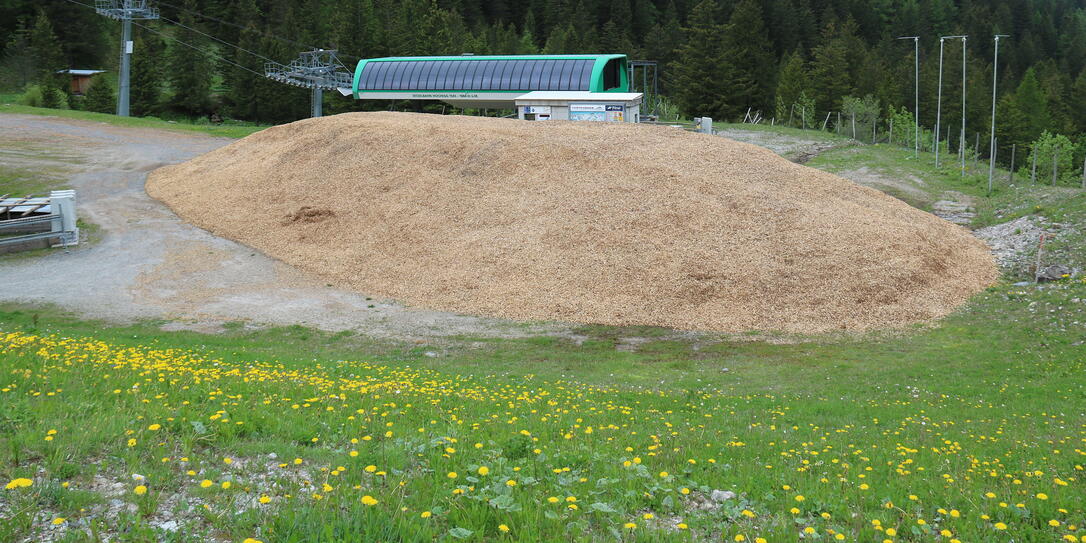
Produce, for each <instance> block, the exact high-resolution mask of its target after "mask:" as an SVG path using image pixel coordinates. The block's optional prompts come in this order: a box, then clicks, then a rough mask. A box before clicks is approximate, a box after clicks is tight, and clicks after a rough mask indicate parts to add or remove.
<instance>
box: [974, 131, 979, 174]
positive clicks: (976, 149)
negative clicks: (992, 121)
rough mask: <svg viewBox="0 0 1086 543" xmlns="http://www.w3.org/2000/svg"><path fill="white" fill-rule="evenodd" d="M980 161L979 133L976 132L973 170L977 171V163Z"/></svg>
mask: <svg viewBox="0 0 1086 543" xmlns="http://www.w3.org/2000/svg"><path fill="white" fill-rule="evenodd" d="M978 160H980V132H977V141H976V142H975V143H973V169H974V170H975V169H977V161H978Z"/></svg>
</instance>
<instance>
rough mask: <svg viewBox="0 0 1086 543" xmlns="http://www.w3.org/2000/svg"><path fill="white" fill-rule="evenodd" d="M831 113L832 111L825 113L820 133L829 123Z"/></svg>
mask: <svg viewBox="0 0 1086 543" xmlns="http://www.w3.org/2000/svg"><path fill="white" fill-rule="evenodd" d="M832 113H833V112H832V111H827V112H826V120H824V121H822V131H823V132H825V131H826V124H828V123H829V122H830V115H831V114H832Z"/></svg>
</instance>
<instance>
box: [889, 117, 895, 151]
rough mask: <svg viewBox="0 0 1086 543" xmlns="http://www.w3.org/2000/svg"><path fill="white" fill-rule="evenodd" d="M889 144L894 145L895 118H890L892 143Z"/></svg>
mask: <svg viewBox="0 0 1086 543" xmlns="http://www.w3.org/2000/svg"><path fill="white" fill-rule="evenodd" d="M888 143H889V144H890V145H893V144H894V118H893V117H890V141H889V142H888Z"/></svg>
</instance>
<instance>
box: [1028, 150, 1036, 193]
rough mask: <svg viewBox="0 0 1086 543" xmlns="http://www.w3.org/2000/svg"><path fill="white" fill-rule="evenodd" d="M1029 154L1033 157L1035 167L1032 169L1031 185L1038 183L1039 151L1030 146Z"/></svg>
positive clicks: (1030, 175)
mask: <svg viewBox="0 0 1086 543" xmlns="http://www.w3.org/2000/svg"><path fill="white" fill-rule="evenodd" d="M1029 154H1031V155H1033V167H1032V168H1031V169H1030V174H1029V184H1031V185H1033V184H1036V183H1037V149H1034V148H1033V146H1030V150H1029Z"/></svg>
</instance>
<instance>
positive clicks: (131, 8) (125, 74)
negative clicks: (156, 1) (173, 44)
mask: <svg viewBox="0 0 1086 543" xmlns="http://www.w3.org/2000/svg"><path fill="white" fill-rule="evenodd" d="M94 10H95V11H97V12H98V14H99V15H105V16H106V17H109V18H110V19H117V20H119V21H121V72H120V74H119V75H118V79H119V80H120V81H119V83H118V85H117V115H120V116H121V117H127V116H128V89H129V82H128V78H129V75H130V74H131V65H130V63H131V60H132V20H133V19H158V9H156V8H152V7H148V5H147V0H94Z"/></svg>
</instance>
